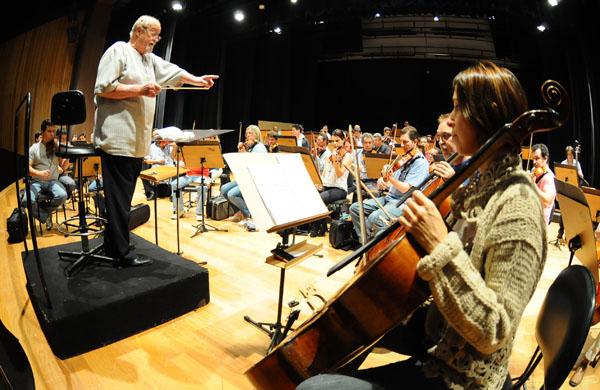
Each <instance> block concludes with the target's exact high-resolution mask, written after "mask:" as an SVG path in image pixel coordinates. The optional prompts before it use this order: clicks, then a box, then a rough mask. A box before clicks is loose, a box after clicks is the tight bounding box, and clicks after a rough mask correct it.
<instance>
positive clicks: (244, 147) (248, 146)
mask: <svg viewBox="0 0 600 390" xmlns="http://www.w3.org/2000/svg"><path fill="white" fill-rule="evenodd" d="M254 145H256V142H250V141H246V142H243V143H242V142H240V143H239V144H238V152H250V151H251V150H252V148H253V147H254Z"/></svg>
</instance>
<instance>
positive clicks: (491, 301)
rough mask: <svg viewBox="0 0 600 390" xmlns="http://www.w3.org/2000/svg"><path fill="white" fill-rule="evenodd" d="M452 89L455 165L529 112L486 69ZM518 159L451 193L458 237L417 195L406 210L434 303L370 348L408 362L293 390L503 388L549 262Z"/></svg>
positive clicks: (520, 95)
mask: <svg viewBox="0 0 600 390" xmlns="http://www.w3.org/2000/svg"><path fill="white" fill-rule="evenodd" d="M452 86H453V97H452V101H453V104H454V108H453V111H452V114H451V116H450V122H449V123H450V126H451V127H452V140H453V144H454V146H455V147H456V149H457V152H458V153H459V154H461V155H472V154H473V153H475V151H477V150H478V149H479V148H480V147H481V146H482V145H483V144H484V142H485V140H486V139H488V138H489V137H490V135H491V134H493V133H494V132H495V131H496V130H497V129H499V128H500V127H501V126H502V125H504V124H505V123H509V122H512V120H513V119H515V118H516V117H517V116H518V115H520V114H521V113H523V112H524V111H525V110H526V109H527V98H526V96H525V93H524V91H523V88H522V86H521V84H520V83H519V81H518V80H517V78H516V77H515V76H514V75H513V74H512V73H511V72H510V71H509V70H508V69H506V68H502V67H498V66H497V65H495V64H493V63H492V62H489V61H485V62H481V63H478V64H476V65H473V66H471V67H469V68H467V69H465V70H463V71H462V72H460V73H459V74H458V75H457V76H456V77H455V78H454V81H453V83H452ZM516 142H518V141H516ZM519 151H520V145H519V144H518V143H516V144H514V145H510V146H506V147H504V148H502V149H500V150H499V151H498V152H497V153H496V154H495V155H494V156H493V157H492V158H491V159H487V160H486V162H484V163H483V164H482V165H480V166H479V169H478V171H477V172H476V173H474V174H473V175H472V176H471V177H470V179H469V181H468V184H467V185H465V186H463V187H460V188H459V189H458V190H456V191H455V192H454V194H453V204H452V213H451V215H450V218H451V219H454V220H457V221H458V222H460V225H461V226H462V229H460V234H459V233H458V232H456V231H448V228H447V225H446V222H445V221H444V219H443V218H442V216H441V214H440V212H439V211H438V209H437V208H436V207H435V205H434V203H433V202H432V201H430V200H429V199H428V198H426V197H425V196H424V195H423V194H422V193H421V192H419V191H415V193H414V194H413V196H412V198H411V199H409V200H408V201H407V202H406V207H405V208H404V212H403V214H402V216H401V217H400V223H401V224H402V225H404V226H405V227H406V229H407V230H408V231H409V232H410V234H411V236H412V237H413V239H414V240H415V241H417V242H418V243H419V244H420V246H421V247H422V248H423V249H424V251H425V252H426V253H427V255H426V256H424V257H422V258H421V259H420V261H419V262H418V264H417V273H418V275H419V276H420V278H421V279H423V280H424V281H425V282H426V283H427V284H428V286H429V288H430V291H431V294H432V299H431V300H430V301H429V303H428V304H425V305H424V306H423V307H422V308H421V309H419V310H417V311H415V312H414V313H413V315H412V317H411V318H410V320H409V321H408V323H406V324H405V325H400V326H398V327H396V328H395V329H393V330H392V331H390V332H388V334H387V335H386V336H385V337H384V338H383V339H382V340H381V341H380V342H379V344H378V346H384V347H387V348H390V349H393V350H395V351H397V352H400V353H402V354H405V355H410V356H411V358H410V359H408V360H404V361H400V362H396V363H392V364H389V365H386V366H382V367H376V368H371V369H367V370H353V371H349V372H346V374H347V375H341V374H325V375H318V376H315V377H313V378H310V379H308V380H307V381H305V382H303V383H302V384H301V385H300V386H298V389H300V390H306V389H323V388H331V389H333V388H352V389H373V388H386V389H387V388H389V389H391V388H394V389H398V388H407V389H413V388H426V389H447V388H453V389H454V388H456V389H467V388H468V389H500V388H502V387H503V384H504V382H505V380H506V379H507V373H508V359H509V357H510V355H511V351H512V347H513V341H514V338H515V332H516V331H517V327H518V325H519V321H520V319H521V316H522V314H523V310H524V309H525V307H526V305H527V303H528V302H529V300H530V298H531V296H532V294H533V292H534V291H535V288H536V285H537V282H538V280H539V278H540V275H541V273H542V269H543V266H544V263H545V260H546V253H547V240H546V227H545V222H544V217H543V213H542V206H541V203H540V199H539V197H538V195H537V193H536V190H535V188H534V184H533V183H532V182H531V180H530V179H529V177H528V174H527V173H526V172H524V171H523V169H522V168H521V160H520V158H519V155H518V153H519ZM454 226H456V224H454ZM378 293H381V292H378Z"/></svg>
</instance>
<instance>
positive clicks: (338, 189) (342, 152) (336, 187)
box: [310, 129, 352, 237]
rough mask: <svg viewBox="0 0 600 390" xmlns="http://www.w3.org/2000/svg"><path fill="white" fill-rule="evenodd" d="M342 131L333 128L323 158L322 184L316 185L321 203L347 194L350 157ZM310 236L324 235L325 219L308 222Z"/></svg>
mask: <svg viewBox="0 0 600 390" xmlns="http://www.w3.org/2000/svg"><path fill="white" fill-rule="evenodd" d="M345 138H346V137H345V135H344V132H343V131H342V130H340V129H335V130H334V131H333V133H332V134H331V142H329V151H330V153H331V154H330V155H329V157H328V158H326V159H325V160H324V164H323V172H322V174H321V179H322V181H323V185H322V186H317V190H319V193H320V195H321V199H322V200H323V203H325V204H326V205H328V204H330V203H333V202H335V201H336V200H341V199H344V198H346V197H347V196H348V175H349V173H348V169H347V168H346V167H351V165H352V157H351V156H350V153H348V152H347V151H346V149H345V148H344V147H343V143H344V139H345ZM310 225H311V226H310V236H311V237H316V236H324V235H325V232H326V231H327V221H326V220H325V219H322V220H320V221H316V222H313V223H311V224H310Z"/></svg>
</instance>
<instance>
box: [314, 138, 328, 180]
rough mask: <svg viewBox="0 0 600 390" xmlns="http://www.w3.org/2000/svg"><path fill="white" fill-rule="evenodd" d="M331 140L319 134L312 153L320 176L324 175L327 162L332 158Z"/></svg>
mask: <svg viewBox="0 0 600 390" xmlns="http://www.w3.org/2000/svg"><path fill="white" fill-rule="evenodd" d="M328 146H329V138H327V136H326V135H325V134H319V135H318V136H317V138H316V139H315V146H313V148H312V149H311V153H312V155H313V157H314V159H315V162H316V163H317V168H318V169H319V174H321V175H322V174H323V167H324V166H325V160H326V159H328V158H329V156H331V151H330V150H329V148H328Z"/></svg>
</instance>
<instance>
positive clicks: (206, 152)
mask: <svg viewBox="0 0 600 390" xmlns="http://www.w3.org/2000/svg"><path fill="white" fill-rule="evenodd" d="M183 160H184V162H185V166H186V167H187V168H196V167H198V165H196V164H197V162H200V172H202V174H201V175H200V223H199V224H198V225H194V228H196V232H194V234H192V235H191V237H190V238H194V237H196V236H197V235H198V234H200V233H206V232H209V231H216V232H226V231H228V230H227V229H220V228H218V227H216V226H212V225H210V224H207V223H205V222H204V216H205V212H204V201H205V199H204V188H206V183H205V182H204V166H205V164H206V165H207V166H208V167H210V168H212V169H218V168H223V167H224V166H225V162H224V161H223V156H222V154H221V144H220V143H219V141H199V142H198V143H196V144H195V145H190V146H188V147H186V150H185V153H183Z"/></svg>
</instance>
